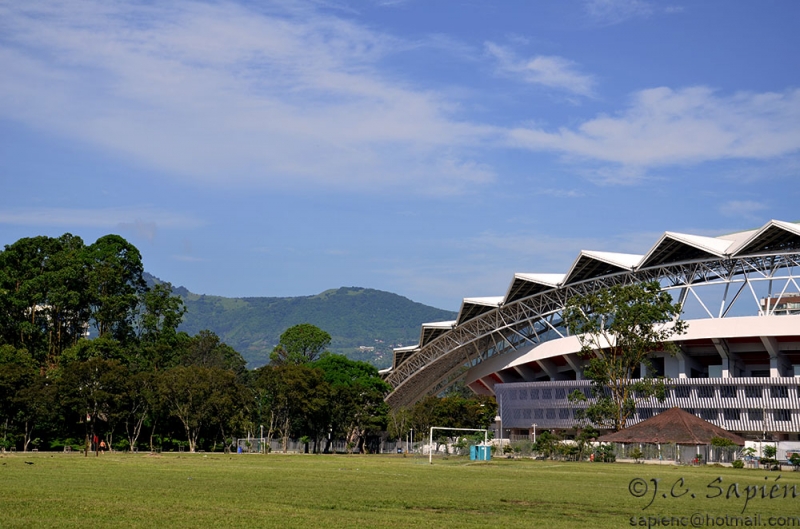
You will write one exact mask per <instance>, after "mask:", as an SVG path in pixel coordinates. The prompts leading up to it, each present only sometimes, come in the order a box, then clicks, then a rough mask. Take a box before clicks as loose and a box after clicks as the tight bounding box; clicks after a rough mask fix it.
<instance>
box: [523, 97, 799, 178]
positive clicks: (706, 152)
mask: <svg viewBox="0 0 800 529" xmlns="http://www.w3.org/2000/svg"><path fill="white" fill-rule="evenodd" d="M509 141H510V142H511V144H513V145H516V146H518V147H522V148H526V149H532V150H543V151H559V152H562V153H563V154H565V155H568V156H570V157H573V158H577V159H582V160H587V159H588V160H593V161H595V162H601V163H606V164H611V168H609V166H606V167H605V168H603V167H601V170H603V171H607V172H609V173H614V174H616V175H617V176H619V177H621V178H620V179H621V180H632V179H633V180H635V179H637V178H639V177H641V176H642V174H644V172H645V171H646V169H648V168H654V167H665V166H670V165H678V164H692V163H701V162H706V161H711V160H721V159H730V158H739V159H754V160H765V159H769V158H776V157H780V156H783V155H787V154H791V153H795V152H797V151H798V150H800V90H790V91H787V92H784V93H738V94H735V95H733V96H727V97H726V96H721V95H718V94H717V93H716V92H715V91H713V90H711V89H709V88H706V87H692V88H686V89H682V90H671V89H669V88H654V89H649V90H643V91H641V92H638V93H636V94H634V96H633V100H632V102H631V104H630V106H629V107H628V108H627V109H626V110H625V111H623V112H622V113H620V114H618V115H616V116H606V115H602V116H598V117H596V118H594V119H591V120H588V121H586V122H584V123H582V124H581V125H579V126H578V127H577V128H574V129H571V128H566V127H563V128H560V129H558V130H555V131H547V130H543V129H541V128H517V129H515V130H513V131H511V133H510V134H509ZM609 177H610V174H609Z"/></svg>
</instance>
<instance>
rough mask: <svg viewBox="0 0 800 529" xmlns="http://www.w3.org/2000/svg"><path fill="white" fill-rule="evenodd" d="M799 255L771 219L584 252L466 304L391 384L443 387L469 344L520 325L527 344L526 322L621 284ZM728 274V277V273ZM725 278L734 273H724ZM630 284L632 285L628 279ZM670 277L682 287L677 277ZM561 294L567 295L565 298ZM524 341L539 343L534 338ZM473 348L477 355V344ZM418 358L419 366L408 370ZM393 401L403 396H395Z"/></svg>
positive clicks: (427, 332)
mask: <svg viewBox="0 0 800 529" xmlns="http://www.w3.org/2000/svg"><path fill="white" fill-rule="evenodd" d="M799 251H800V224H798V223H795V222H785V221H779V220H771V221H769V222H768V223H766V224H765V225H764V226H762V227H761V228H759V229H755V230H748V231H742V232H738V233H732V234H726V235H722V236H720V237H707V236H703V235H694V234H686V233H677V232H664V233H663V234H662V235H661V236H660V237H659V238H658V240H656V241H655V243H654V244H653V245H652V246H651V247H650V248H649V249H648V251H647V252H646V253H644V254H629V253H613V252H600V251H587V250H583V251H581V252H580V253H579V254H578V256H577V257H576V259H575V260H574V261H573V263H572V265H571V266H570V267H569V269H568V270H567V272H566V273H564V274H558V273H516V274H514V277H513V279H512V281H511V283H510V284H509V286H508V288H507V289H506V292H505V295H503V296H494V297H467V298H464V299H463V301H462V304H461V307H460V310H459V313H458V317H457V319H456V320H455V321H447V322H434V323H425V324H423V325H422V329H421V332H420V341H419V345H418V346H417V347H415V348H403V349H401V350H397V351H396V356H398V355H399V357H397V358H395V361H394V362H393V370H392V373H390V374H389V375H388V376H387V381H388V382H389V383H390V384H391V385H392V386H393V387H394V388H395V391H396V390H397V389H398V388H400V386H403V385H404V384H405V383H406V381H408V380H410V379H412V378H415V377H417V375H420V377H421V378H420V379H419V381H418V382H415V383H414V384H413V387H414V388H418V387H419V388H421V387H422V386H425V387H427V386H430V385H431V384H434V383H438V382H436V381H441V380H442V379H443V377H445V376H446V375H447V373H451V372H454V370H456V368H457V367H458V365H460V364H458V362H459V360H458V357H459V356H460V357H461V358H462V359H463V358H465V357H466V356H468V354H466V353H464V354H460V355H451V353H452V352H453V351H455V350H456V349H464V348H465V347H466V346H467V344H468V343H472V342H473V341H475V340H482V342H481V343H483V342H486V344H488V347H493V348H494V349H495V350H496V349H497V348H498V346H502V345H503V340H504V337H503V336H497V337H493V336H491V333H492V329H493V328H495V327H496V326H501V327H503V326H505V327H508V326H509V323H508V322H518V323H519V328H516V327H514V328H511V327H509V333H510V334H511V335H514V336H516V337H519V336H520V330H524V326H525V325H526V323H525V322H526V321H532V320H531V317H532V315H533V314H541V313H547V312H548V311H549V312H552V311H553V310H555V309H556V308H557V307H555V306H553V303H563V302H565V299H566V296H568V295H573V294H574V293H575V292H580V291H583V290H586V289H595V288H604V286H608V285H609V284H612V283H614V282H617V281H623V280H625V281H627V280H631V279H632V278H635V279H636V280H647V279H659V278H663V277H667V276H665V275H662V274H674V273H679V275H680V274H682V273H683V271H684V270H689V269H690V268H692V267H694V266H696V265H699V266H702V267H704V268H703V270H708V266H709V264H710V263H717V264H719V266H722V264H724V262H727V261H729V260H734V261H737V262H740V264H741V263H744V261H747V262H748V263H747V264H741V266H740V268H737V269H736V270H737V272H736V273H745V272H744V271H745V270H748V271H750V270H755V269H762V268H764V267H767V268H769V267H771V266H775V264H774V263H777V265H778V266H788V265H787V264H786V263H788V262H790V261H791V262H794V260H795V259H796V257H795V256H794V254H796V253H798V252H799ZM783 255H785V256H786V258H784V257H783ZM764 257H769V261H770V263H773V264H769V263H767V262H766V261H764ZM776 259H777V261H776ZM787 259H788V260H787ZM781 263H783V264H781ZM714 266H716V265H714ZM725 266H728V265H725ZM687 267H688V268H687ZM723 268H724V269H725V270H728V269H727V268H725V267H724V266H723ZM679 270H680V271H681V272H678V271H679ZM720 270H722V269H720ZM640 271H641V273H640ZM687 273H689V272H687ZM714 273H717V274H718V273H719V272H714ZM722 273H725V274H729V273H730V272H729V271H728V272H725V271H724V270H723V272H722ZM626 277H627V278H628V279H624V278H626ZM669 277H670V278H671V280H674V276H669ZM686 277H690V276H688V275H687V276H686ZM715 277H718V276H715ZM687 281H688V280H687ZM560 291H564V292H563V295H562V294H561V293H560ZM568 291H569V292H568ZM570 292H572V294H570ZM554 296H555V297H554ZM537 300H541V303H542V304H537V303H538V302H537ZM544 303H550V305H545V304H544ZM518 318H519V319H518ZM543 325H545V326H547V325H548V323H547V322H544V323H543ZM537 332H538V331H537ZM522 339H523V340H524V341H526V342H529V343H532V342H531V340H530V339H528V338H522ZM469 347H470V348H471V349H475V348H476V346H475V345H474V344H473V345H470V346H469ZM481 347H483V345H481ZM478 349H480V347H479V348H478ZM465 355H466V356H465ZM451 356H452V358H450V357H451ZM446 357H447V358H446ZM412 358H413V359H414V362H412V363H409V364H407V365H404V364H405V363H406V361H407V360H409V359H412ZM398 368H400V369H399V370H398ZM423 379H424V382H423ZM409 391H410V392H411V393H415V392H416V391H418V390H417V389H413V390H412V389H406V390H403V392H404V393H407V392H409ZM393 393H394V392H393ZM390 398H391V399H394V398H395V397H394V396H393V395H392V394H390ZM398 398H399V397H398ZM403 398H405V397H403Z"/></svg>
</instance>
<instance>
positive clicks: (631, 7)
mask: <svg viewBox="0 0 800 529" xmlns="http://www.w3.org/2000/svg"><path fill="white" fill-rule="evenodd" d="M584 6H585V8H586V13H587V14H588V15H589V16H590V17H591V18H592V19H594V20H595V21H597V22H598V23H601V24H617V23H620V22H624V21H625V20H629V19H631V18H640V17H649V16H651V15H652V14H653V13H654V12H655V7H654V6H653V4H652V3H651V2H648V1H645V0H586V2H585V4H584Z"/></svg>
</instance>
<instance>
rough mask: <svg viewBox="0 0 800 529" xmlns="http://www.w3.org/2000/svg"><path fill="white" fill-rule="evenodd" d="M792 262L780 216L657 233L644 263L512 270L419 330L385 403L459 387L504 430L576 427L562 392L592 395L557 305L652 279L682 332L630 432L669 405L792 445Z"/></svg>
mask: <svg viewBox="0 0 800 529" xmlns="http://www.w3.org/2000/svg"><path fill="white" fill-rule="evenodd" d="M799 266H800V224H798V223H792V222H784V221H777V220H772V221H770V222H768V223H767V224H765V225H764V226H762V227H761V228H759V229H756V230H751V231H745V232H740V233H733V234H730V235H724V236H720V237H705V236H699V235H690V234H683V233H673V232H665V233H664V234H663V235H662V236H661V237H660V238H659V239H658V240H657V241H655V244H653V246H652V247H651V248H650V250H649V251H648V252H647V253H646V254H644V255H634V254H620V253H610V252H599V251H581V252H580V254H579V255H578V257H577V258H576V259H575V261H574V262H573V263H572V266H571V267H570V268H569V270H567V271H566V273H564V274H539V273H517V274H515V275H514V277H513V279H512V280H511V283H510V285H509V286H508V289H507V290H506V292H505V294H504V295H502V296H497V297H482V298H465V299H464V300H463V302H462V304H461V308H460V310H459V313H458V317H457V319H456V320H455V321H446V322H435V323H426V324H423V325H422V329H421V331H420V339H419V344H418V345H415V346H411V347H403V348H399V349H395V350H394V359H393V364H392V367H391V369H389V370H387V371H386V372H385V377H386V380H387V382H388V383H389V384H390V385H391V386H392V388H393V389H392V391H391V393H390V394H389V395H388V396H387V398H386V400H387V402H388V403H389V404H390V405H391V406H394V407H397V406H407V405H411V404H413V403H414V402H416V401H417V400H419V399H420V398H422V397H423V396H425V395H429V394H438V393H440V392H442V391H443V390H445V389H446V388H447V387H449V386H450V385H452V384H453V383H455V382H456V381H459V380H462V381H463V382H464V383H465V384H466V385H467V386H468V387H469V388H471V389H472V391H474V392H475V393H478V394H484V395H494V396H495V397H496V398H497V401H498V405H499V408H500V412H499V415H500V418H501V420H502V428H503V430H504V431H506V432H510V433H512V434H517V435H526V434H528V432H529V430H531V429H534V430H535V429H536V428H540V429H569V428H573V427H575V425H576V417H575V412H576V410H577V409H578V408H579V407H580V406H581V404H578V403H576V404H573V403H572V402H570V400H569V399H568V398H567V396H568V395H569V394H570V393H571V392H573V391H574V390H576V389H578V390H581V391H583V392H584V393H586V394H587V396H590V395H591V392H590V383H589V381H587V380H585V379H583V377H582V373H583V369H582V365H583V362H584V359H583V358H582V357H581V356H579V355H578V352H579V351H580V343H579V340H578V338H577V337H575V336H570V335H569V333H568V331H567V329H566V328H565V325H564V322H563V321H562V317H561V314H562V310H563V308H564V306H565V304H566V302H567V300H569V299H570V298H571V297H572V296H574V295H577V294H586V293H589V292H592V291H596V290H598V289H603V288H608V287H610V286H612V285H618V284H631V283H634V282H642V281H652V280H656V281H658V282H659V283H660V284H661V287H662V289H663V290H666V291H668V292H669V293H670V294H671V295H672V298H673V300H675V301H678V302H680V303H681V305H682V307H683V316H682V317H683V319H684V320H685V321H687V323H688V332H687V333H686V334H683V335H680V336H676V337H674V338H673V339H672V340H673V341H674V343H675V345H676V346H677V349H678V352H677V353H676V354H674V355H670V354H666V353H661V354H659V353H655V358H654V360H653V367H654V368H655V371H656V372H655V373H649V375H657V376H664V377H666V378H667V379H668V386H669V391H668V394H667V398H666V400H664V401H658V400H655V399H651V400H646V401H643V402H641V403H640V404H638V405H637V410H636V414H635V415H634V416H633V417H631V418H630V419H629V420H628V425H629V426H630V425H633V424H636V423H638V422H640V421H643V420H645V419H648V418H650V417H652V416H654V415H655V414H658V413H660V412H662V411H664V410H666V409H669V408H671V407H675V406H677V407H680V408H683V409H684V410H687V411H689V412H690V413H692V414H695V415H697V416H698V417H700V418H702V419H704V420H707V421H709V422H711V423H713V424H715V425H717V426H720V427H722V428H724V429H726V430H728V431H731V432H736V433H739V434H741V435H743V436H745V437H746V438H749V439H765V438H769V439H773V440H776V441H778V440H785V441H797V440H800V438H798V432H800V281H799V280H800V276H799V275H798V272H799V271H800V268H798V267H799ZM638 376H643V375H642V374H641V373H640V374H639V375H638ZM583 405H584V406H585V404H583Z"/></svg>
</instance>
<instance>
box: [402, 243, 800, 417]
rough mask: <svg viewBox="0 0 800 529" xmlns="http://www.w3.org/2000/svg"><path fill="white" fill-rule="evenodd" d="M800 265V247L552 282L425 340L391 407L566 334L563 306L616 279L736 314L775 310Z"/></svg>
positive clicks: (715, 313) (715, 314)
mask: <svg viewBox="0 0 800 529" xmlns="http://www.w3.org/2000/svg"><path fill="white" fill-rule="evenodd" d="M798 268H800V253H783V254H768V255H758V256H747V257H739V258H724V259H721V258H712V259H698V260H694V261H687V262H684V263H678V264H670V265H666V266H656V267H650V268H644V269H640V270H634V271H624V272H618V273H613V274H609V275H605V276H601V277H597V278H593V279H589V280H585V281H581V282H577V283H573V284H568V285H563V286H559V287H556V288H551V289H549V290H546V291H544V292H540V293H537V294H534V295H532V296H529V297H526V298H522V299H520V300H517V301H514V302H511V303H508V304H504V305H501V306H499V307H498V308H496V309H492V310H491V311H489V312H487V313H485V314H482V315H480V316H478V317H475V318H473V319H471V320H468V321H466V322H464V323H462V324H461V325H458V326H457V327H455V328H453V329H452V330H450V331H448V332H446V333H444V334H442V335H441V336H439V337H438V338H436V339H435V340H433V341H431V342H430V343H427V344H424V345H423V346H422V347H421V348H420V349H419V351H417V352H415V353H414V354H412V355H411V356H410V357H409V358H408V359H407V360H406V361H405V362H403V363H402V364H400V365H399V366H397V367H396V368H395V369H394V370H393V371H392V372H391V373H390V374H389V375H388V376H387V377H386V381H387V382H388V383H389V384H390V385H391V386H392V388H393V390H392V392H391V393H390V394H389V395H388V396H387V397H386V401H387V402H388V403H389V404H390V405H391V406H403V405H410V404H413V403H414V402H416V401H417V400H419V399H420V398H422V397H423V396H425V395H427V394H431V393H438V392H441V391H442V390H444V389H446V388H447V387H448V386H449V385H451V384H453V383H454V382H456V381H457V380H459V379H461V378H463V377H464V375H465V374H466V371H467V369H465V368H469V367H474V366H475V365H477V364H479V363H481V362H484V361H486V360H487V359H489V358H491V357H494V356H497V355H502V354H505V353H508V352H512V351H516V350H517V349H519V348H520V347H529V346H531V345H534V346H535V345H538V344H541V343H543V342H546V341H548V340H552V339H557V338H563V337H564V336H567V335H568V332H567V330H566V328H565V327H564V325H563V323H562V321H561V312H562V310H563V308H564V306H565V305H566V303H567V300H569V299H570V298H572V297H573V296H575V295H585V294H588V293H591V292H596V291H598V290H602V289H606V288H609V287H612V286H614V285H629V284H635V283H641V282H644V281H652V280H655V281H658V282H659V283H660V284H661V285H662V289H663V290H666V291H669V292H671V293H672V294H673V299H676V300H677V301H680V302H681V303H684V306H686V305H687V304H689V303H694V302H695V301H696V302H699V305H700V307H701V308H702V309H704V310H703V314H700V315H697V317H695V315H691V317H689V318H688V319H699V318H724V317H732V316H734V315H741V314H734V313H733V312H732V309H733V307H734V306H738V304H740V303H741V300H742V299H748V300H750V301H754V302H755V306H756V309H755V310H752V306H751V309H750V310H749V312H748V314H749V315H753V314H759V315H770V314H771V311H770V307H769V306H768V307H766V310H764V308H763V307H762V306H761V303H760V300H761V299H763V298H764V297H767V298H772V297H773V296H777V295H781V294H785V293H787V292H800V276H798V275H797V270H798ZM776 286H777V288H776ZM714 287H716V289H717V290H721V291H722V292H721V293H719V292H717V293H716V294H715V295H716V296H719V298H718V299H716V302H717V303H718V305H709V303H708V302H707V301H704V300H703V297H702V296H701V295H700V293H699V291H701V290H703V291H709V290H714ZM757 288H758V290H759V292H757V291H756V290H757ZM676 294H677V295H676ZM715 307H717V308H716V309H715ZM685 317H686V316H685Z"/></svg>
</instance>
